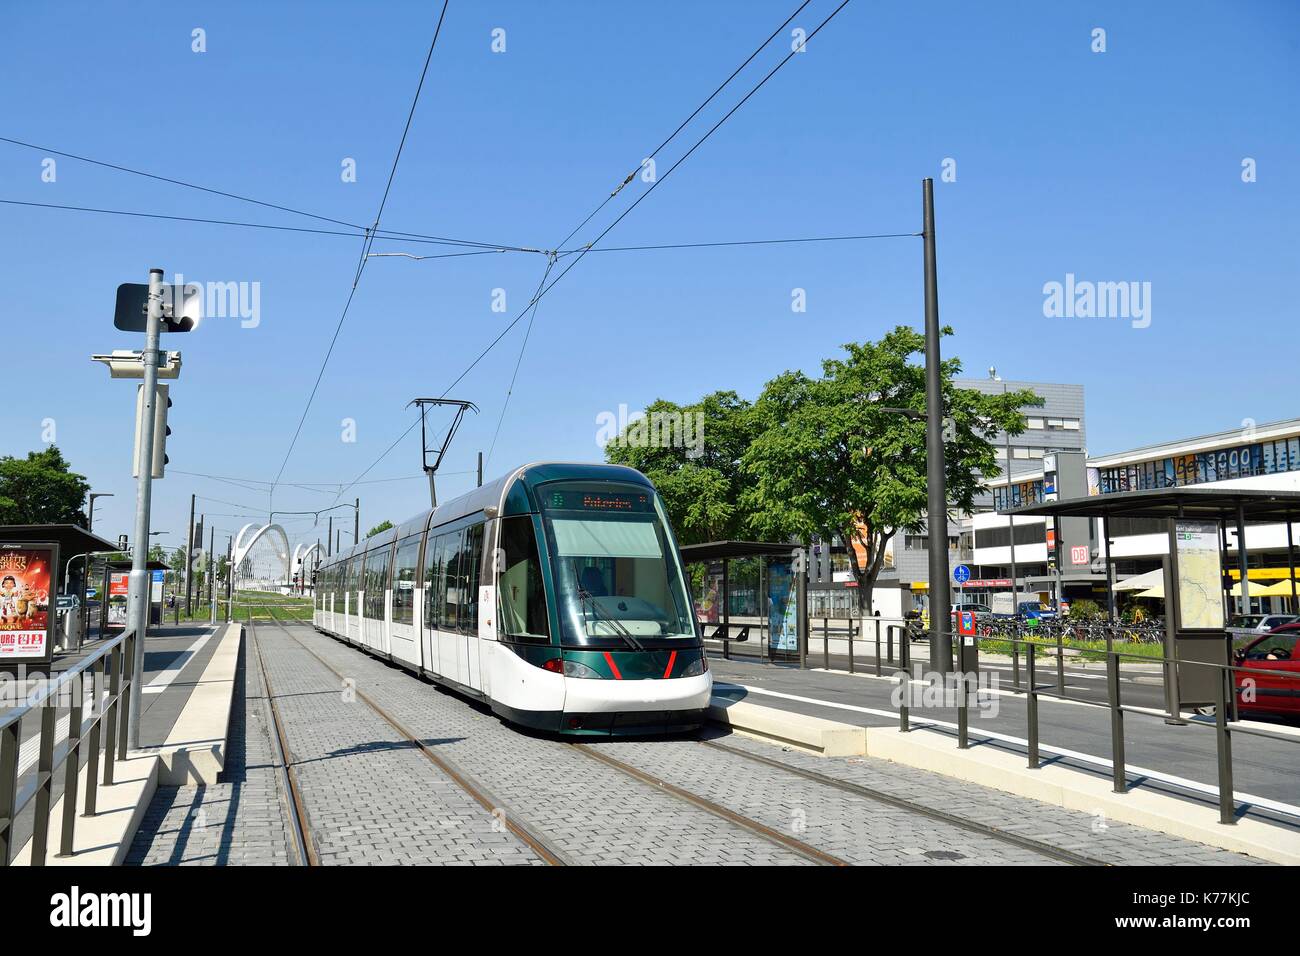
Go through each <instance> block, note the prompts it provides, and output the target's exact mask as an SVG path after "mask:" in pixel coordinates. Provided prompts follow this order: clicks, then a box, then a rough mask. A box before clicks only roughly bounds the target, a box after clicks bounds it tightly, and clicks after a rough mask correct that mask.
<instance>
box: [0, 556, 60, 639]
mask: <svg viewBox="0 0 1300 956" xmlns="http://www.w3.org/2000/svg"><path fill="white" fill-rule="evenodd" d="M57 561H58V547H57V546H56V545H53V544H26V543H24V544H0V663H4V664H8V663H24V664H31V663H45V662H48V661H49V660H50V653H51V651H52V649H53V640H52V637H53V634H52V628H51V620H50V601H51V592H52V591H53V590H54V576H53V568H54V566H55V564H56V562H57Z"/></svg>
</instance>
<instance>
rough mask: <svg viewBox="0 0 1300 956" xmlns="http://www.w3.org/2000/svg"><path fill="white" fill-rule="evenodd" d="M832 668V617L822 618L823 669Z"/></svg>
mask: <svg viewBox="0 0 1300 956" xmlns="http://www.w3.org/2000/svg"><path fill="white" fill-rule="evenodd" d="M830 669H831V619H830V618H828V617H824V618H822V670H830Z"/></svg>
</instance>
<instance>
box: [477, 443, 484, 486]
mask: <svg viewBox="0 0 1300 956" xmlns="http://www.w3.org/2000/svg"><path fill="white" fill-rule="evenodd" d="M478 487H479V488H482V487H483V453H482V452H479V453H478Z"/></svg>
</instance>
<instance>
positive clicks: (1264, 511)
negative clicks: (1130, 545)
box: [1001, 487, 1300, 714]
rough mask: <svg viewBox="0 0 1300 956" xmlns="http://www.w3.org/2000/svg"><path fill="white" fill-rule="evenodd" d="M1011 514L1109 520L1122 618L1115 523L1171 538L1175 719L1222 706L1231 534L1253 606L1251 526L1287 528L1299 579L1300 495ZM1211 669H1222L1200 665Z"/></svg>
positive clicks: (1181, 496)
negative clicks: (1159, 530) (1131, 521)
mask: <svg viewBox="0 0 1300 956" xmlns="http://www.w3.org/2000/svg"><path fill="white" fill-rule="evenodd" d="M1001 513H1002V514H1007V515H1037V516H1046V517H1048V518H1051V519H1053V520H1054V521H1055V520H1057V519H1060V518H1072V517H1075V518H1099V519H1101V529H1102V530H1101V540H1102V542H1103V543H1104V545H1103V547H1101V548H1099V549H1098V552H1099V555H1100V556H1101V557H1102V558H1103V559H1104V561H1105V567H1106V604H1107V609H1108V611H1109V614H1110V617H1111V620H1112V621H1113V620H1114V619H1115V616H1116V615H1115V576H1114V569H1113V563H1112V560H1111V554H1110V550H1111V549H1110V544H1111V542H1112V540H1113V539H1112V538H1111V533H1110V522H1111V520H1112V519H1114V518H1144V519H1157V520H1160V521H1163V522H1164V528H1165V533H1166V534H1167V535H1168V548H1167V553H1166V554H1165V555H1164V557H1163V558H1162V569H1161V570H1162V574H1163V578H1164V594H1165V607H1166V613H1165V635H1164V658H1165V660H1166V661H1171V662H1173V666H1167V667H1166V668H1165V702H1166V705H1167V707H1168V712H1169V713H1170V714H1178V713H1179V712H1180V710H1181V709H1182V708H1183V707H1199V706H1209V705H1213V704H1216V703H1217V702H1218V700H1219V698H1220V694H1221V688H1220V684H1219V682H1220V681H1222V680H1223V679H1224V678H1223V670H1222V668H1223V667H1224V666H1226V665H1229V664H1231V663H1232V637H1231V635H1230V634H1229V633H1228V631H1227V630H1226V628H1227V624H1228V620H1229V617H1230V611H1231V600H1230V598H1231V596H1232V593H1233V583H1232V575H1231V574H1229V571H1228V531H1229V529H1230V528H1231V529H1232V530H1233V531H1234V532H1235V534H1236V541H1237V555H1236V560H1237V571H1238V575H1239V577H1240V581H1241V583H1240V585H1239V587H1240V590H1239V591H1237V592H1235V593H1239V594H1240V595H1241V597H1242V599H1243V606H1247V607H1248V606H1249V604H1248V602H1249V596H1250V595H1249V591H1250V575H1249V554H1248V551H1247V545H1246V528H1247V527H1249V526H1251V525H1283V524H1285V526H1286V551H1287V561H1288V565H1289V567H1290V571H1291V579H1292V581H1294V580H1295V561H1296V555H1295V542H1294V540H1293V536H1292V530H1291V523H1292V521H1293V520H1295V519H1297V518H1300V491H1272V490H1263V489H1254V488H1194V487H1183V488H1157V489H1150V490H1146V491H1126V492H1115V493H1111V494H1105V495H1091V496H1088V497H1081V498H1070V499H1064V500H1057V501H1048V502H1042V503H1039V504H1032V505H1025V506H1023V507H1020V508H1011V509H1008V510H1006V511H1003V512H1001ZM1198 664H1200V665H1205V664H1211V665H1218V666H1210V667H1206V666H1197V665H1198Z"/></svg>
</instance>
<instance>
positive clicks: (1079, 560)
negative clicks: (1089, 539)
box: [1070, 544, 1088, 565]
mask: <svg viewBox="0 0 1300 956" xmlns="http://www.w3.org/2000/svg"><path fill="white" fill-rule="evenodd" d="M1070 563H1071V564H1076V565H1077V564H1087V563H1088V546H1087V545H1086V544H1085V545H1081V546H1079V547H1075V548H1071V549H1070Z"/></svg>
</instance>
